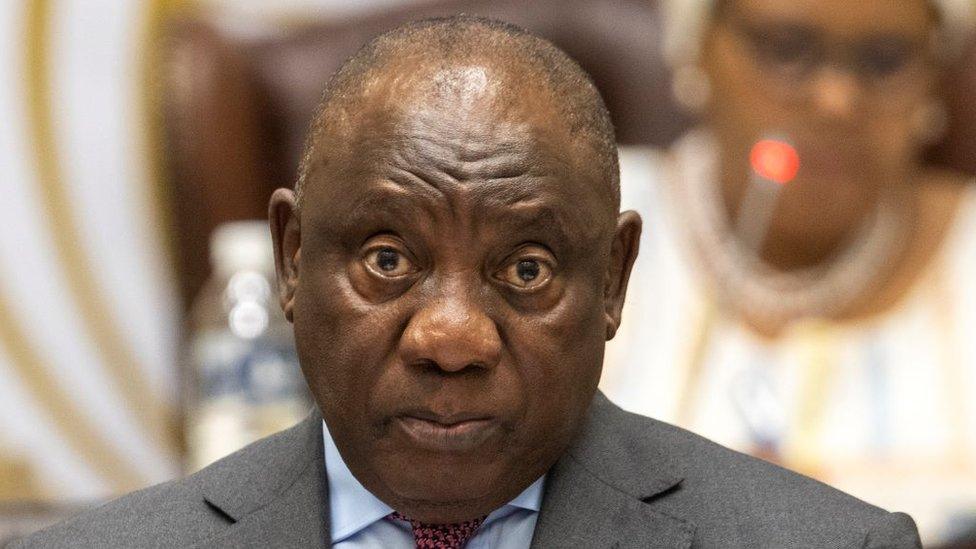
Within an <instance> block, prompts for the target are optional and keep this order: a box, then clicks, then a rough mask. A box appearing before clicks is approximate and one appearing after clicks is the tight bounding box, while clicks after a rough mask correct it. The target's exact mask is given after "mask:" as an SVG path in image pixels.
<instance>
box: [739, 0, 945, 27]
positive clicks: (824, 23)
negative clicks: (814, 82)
mask: <svg viewBox="0 0 976 549" xmlns="http://www.w3.org/2000/svg"><path fill="white" fill-rule="evenodd" d="M727 5H728V6H731V7H733V9H734V11H735V12H736V13H738V14H739V15H741V16H742V17H744V18H746V19H755V20H757V21H758V22H762V21H768V20H774V21H781V20H785V21H788V22H790V23H798V24H805V25H811V26H815V27H817V28H820V29H823V30H825V31H830V32H832V33H834V34H837V35H839V36H859V35H862V34H864V33H868V32H885V33H888V32H892V33H901V34H923V33H925V32H927V31H929V30H931V28H932V26H933V25H934V23H935V12H934V10H933V8H932V6H931V4H930V3H929V1H928V0H857V1H854V2H851V1H850V0H730V1H729V2H728V4H727Z"/></svg>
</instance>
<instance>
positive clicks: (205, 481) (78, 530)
mask: <svg viewBox="0 0 976 549" xmlns="http://www.w3.org/2000/svg"><path fill="white" fill-rule="evenodd" d="M307 423H308V422H303V424H307ZM303 424H299V425H298V426H295V427H292V428H291V429H287V430H285V431H281V432H279V433H276V434H274V435H271V436H269V437H266V438H263V439H261V440H258V441H256V442H254V443H253V444H250V445H248V446H246V447H244V448H243V449H241V450H238V451H237V452H234V453H233V454H230V455H229V456H227V457H225V458H223V459H220V460H218V461H216V462H214V463H213V464H211V465H209V466H207V467H205V468H203V469H201V470H200V471H198V472H196V473H194V474H192V475H190V476H188V477H186V478H183V479H178V480H173V481H169V482H164V483H162V484H158V485H155V486H151V487H149V488H145V489H142V490H138V491H136V492H132V493H130V494H127V495H124V496H122V497H120V498H118V499H115V500H113V501H110V502H108V503H106V504H104V505H101V506H99V507H96V508H94V509H91V510H88V511H85V512H82V513H81V514H79V515H77V516H75V517H73V518H70V519H68V520H66V521H64V522H61V523H59V524H56V525H54V526H51V527H49V528H46V529H43V530H41V531H39V532H37V533H35V534H33V535H30V536H28V537H26V538H24V539H22V540H20V541H19V542H16V543H14V544H13V545H12V546H11V547H14V548H21V547H23V548H34V547H38V548H40V547H186V546H190V545H193V544H194V543H197V542H198V541H200V540H203V539H207V538H209V537H212V536H214V535H216V534H218V533H219V532H220V531H221V530H222V529H224V528H226V527H227V526H228V525H230V524H231V523H232V522H233V521H232V520H231V519H230V517H228V516H227V515H226V514H224V513H223V512H222V511H220V510H219V509H217V508H216V507H215V506H213V505H211V504H210V503H208V502H207V500H206V497H205V494H206V492H207V490H208V488H210V487H214V486H217V487H221V488H227V487H228V486H234V485H241V486H261V485H267V483H268V482H269V481H268V479H269V477H272V476H274V475H269V472H271V471H281V470H282V468H284V467H286V465H285V464H284V463H283V461H284V460H286V459H287V456H288V455H289V449H291V448H292V447H293V446H294V445H295V443H296V439H299V438H301V437H302V436H304V434H303V433H302V432H301V431H302V430H303V429H308V428H309V426H308V425H303Z"/></svg>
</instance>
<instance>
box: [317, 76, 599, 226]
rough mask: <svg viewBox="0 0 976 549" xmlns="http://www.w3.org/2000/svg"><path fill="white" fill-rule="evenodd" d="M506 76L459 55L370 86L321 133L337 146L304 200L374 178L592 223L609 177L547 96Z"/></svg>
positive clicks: (344, 191)
mask: <svg viewBox="0 0 976 549" xmlns="http://www.w3.org/2000/svg"><path fill="white" fill-rule="evenodd" d="M506 77H509V78H510V76H509V75H504V74H502V75H499V74H498V73H497V72H496V71H493V70H492V69H491V68H488V67H484V66H477V65H474V66H472V65H462V66H458V67H453V68H445V69H440V70H434V71H429V72H423V71H415V72H412V73H409V72H408V74H407V75H405V76H393V77H391V78H390V80H389V81H387V82H386V83H384V85H374V86H370V87H369V88H368V91H367V93H366V94H364V96H363V98H362V100H361V101H357V102H356V104H355V106H354V107H353V108H350V109H349V110H348V112H347V113H346V114H345V115H344V116H343V117H342V118H343V120H344V123H343V126H344V127H343V128H341V131H339V132H337V135H332V136H330V138H329V139H328V141H329V142H331V143H335V144H336V145H337V146H335V147H332V146H326V147H325V149H326V150H323V151H322V153H321V154H324V155H326V157H327V158H326V159H325V161H324V162H323V164H324V169H323V170H321V172H322V173H319V174H318V175H316V176H315V177H314V178H313V179H314V180H316V181H314V182H313V183H312V184H311V185H310V188H309V189H308V193H307V196H308V199H307V201H306V204H307V206H306V209H307V208H308V207H309V206H310V207H312V208H315V207H316V204H319V205H325V206H327V205H338V204H345V205H347V206H348V205H350V204H355V203H359V202H362V200H363V199H364V197H365V196H367V195H368V196H370V197H376V196H382V193H380V194H378V193H376V192H375V190H376V188H384V189H387V190H389V189H390V188H391V186H390V185H389V183H390V182H394V183H396V184H397V185H398V186H399V187H400V191H398V192H397V193H394V194H393V195H392V196H399V197H401V198H403V197H407V196H409V195H410V194H411V193H412V194H413V195H416V196H415V197H426V198H429V199H436V198H437V197H440V198H444V199H447V201H448V202H451V199H452V198H457V197H460V196H463V197H465V198H466V199H467V200H469V201H474V202H475V203H476V205H480V206H504V205H506V204H508V205H511V204H514V203H519V202H520V203H526V202H532V203H538V204H540V205H545V206H546V207H547V208H548V209H553V208H555V209H556V210H558V209H565V210H574V211H573V212H571V213H572V214H573V215H574V216H575V217H581V216H582V217H585V218H586V219H587V221H586V223H592V222H593V219H592V217H593V216H594V215H595V214H597V213H603V209H604V208H605V204H609V203H611V202H612V198H611V196H610V192H609V183H608V182H602V181H600V177H601V173H600V172H599V171H598V170H596V169H594V166H593V165H594V164H595V162H587V161H586V157H587V154H592V153H587V151H586V150H585V147H582V146H581V145H580V144H579V143H577V142H576V140H575V139H573V138H572V135H571V133H570V131H569V129H568V126H567V124H566V123H565V122H564V121H563V117H562V116H561V115H560V110H559V109H558V108H557V107H556V105H554V104H553V101H552V99H551V98H549V97H547V96H546V94H543V93H538V92H534V91H533V90H532V88H531V87H529V88H528V89H525V90H519V91H518V92H517V93H516V90H513V87H512V86H511V82H510V81H507V80H506ZM337 138H338V139H337ZM403 191H406V192H403ZM316 197H318V198H316ZM390 200H394V198H390ZM454 205H455V206H456V204H454ZM329 209H331V208H329ZM591 210H592V211H591Z"/></svg>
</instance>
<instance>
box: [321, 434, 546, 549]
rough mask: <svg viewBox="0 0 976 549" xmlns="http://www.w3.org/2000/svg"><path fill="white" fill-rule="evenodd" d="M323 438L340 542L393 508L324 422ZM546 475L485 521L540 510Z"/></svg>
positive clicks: (333, 517)
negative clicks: (357, 473)
mask: <svg viewBox="0 0 976 549" xmlns="http://www.w3.org/2000/svg"><path fill="white" fill-rule="evenodd" d="M322 440H323V441H324V444H325V473H326V475H327V478H328V483H329V516H330V519H331V520H330V521H329V522H330V525H331V536H332V543H333V544H335V543H339V542H341V541H343V540H345V539H347V538H349V537H351V536H353V535H355V534H356V533H358V532H361V531H362V530H363V529H365V528H367V527H369V525H371V524H373V523H374V522H376V521H378V520H383V519H384V518H386V516H387V515H389V514H390V513H392V512H393V508H391V507H390V506H389V505H387V504H385V503H383V502H382V501H380V499H379V498H377V497H376V496H374V495H373V494H372V493H371V492H370V491H369V490H367V489H366V488H365V487H364V486H363V485H362V484H360V482H359V480H357V479H356V477H354V476H353V474H352V471H350V470H349V467H348V466H347V465H346V462H345V461H343V459H342V456H341V455H340V454H339V450H338V448H336V445H335V441H333V440H332V435H331V434H330V433H329V428H328V426H327V425H326V424H325V421H323V422H322ZM544 481H545V476H542V477H540V478H539V479H538V480H536V481H535V482H533V483H532V485H530V486H529V487H528V488H526V489H525V490H523V491H522V493H521V494H519V495H518V496H516V497H515V499H513V500H512V501H510V502H508V503H507V504H505V506H504V507H502V508H500V509H496V510H495V511H494V512H492V513H491V515H489V516H488V519H487V520H486V521H485V523H486V524H487V523H488V522H492V521H494V520H497V519H500V518H502V517H504V516H506V515H508V514H510V513H512V512H514V511H515V510H518V509H524V510H527V511H531V512H535V513H537V512H539V509H541V508H542V488H543V483H544Z"/></svg>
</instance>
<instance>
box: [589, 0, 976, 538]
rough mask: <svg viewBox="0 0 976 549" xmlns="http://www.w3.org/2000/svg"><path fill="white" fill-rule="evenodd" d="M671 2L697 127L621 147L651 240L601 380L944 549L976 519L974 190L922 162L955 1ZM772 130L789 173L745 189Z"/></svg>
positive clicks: (679, 82) (958, 8)
mask: <svg viewBox="0 0 976 549" xmlns="http://www.w3.org/2000/svg"><path fill="white" fill-rule="evenodd" d="M666 4H667V7H668V8H669V20H668V28H667V31H668V36H667V39H668V41H669V43H668V48H669V52H670V55H671V61H672V62H673V63H674V68H675V75H676V78H675V90H676V94H677V96H678V98H679V99H680V100H681V101H682V102H683V103H684V104H685V105H687V106H689V108H693V109H694V110H696V111H697V112H698V114H700V117H701V122H702V123H701V125H700V126H699V127H698V128H697V129H695V130H693V131H691V132H689V134H687V135H686V136H685V137H684V138H682V139H681V140H680V141H679V142H678V143H677V144H676V145H675V146H674V147H673V148H672V150H670V151H668V153H667V154H662V155H655V154H650V155H649V154H647V152H646V151H634V150H626V149H625V150H623V151H622V153H621V173H622V179H623V183H622V187H623V194H624V196H623V207H624V208H634V209H637V210H638V211H640V212H641V213H642V214H643V217H644V221H645V229H644V231H645V234H644V237H643V240H642V242H641V255H640V258H639V259H638V264H637V266H636V269H635V272H634V275H633V278H632V281H631V284H630V293H629V294H628V301H627V309H626V311H625V313H624V318H625V321H624V322H623V325H622V326H621V331H620V333H618V334H617V337H616V339H615V340H614V341H613V342H612V343H611V345H610V347H609V348H608V354H607V360H606V364H607V368H606V373H605V376H604V380H603V389H604V390H605V391H606V392H607V393H608V394H609V395H610V396H611V398H613V399H614V400H616V401H617V402H618V403H620V404H621V405H623V406H624V407H625V408H628V409H630V410H633V411H636V412H639V413H644V414H648V415H651V416H654V417H659V418H661V419H664V420H668V421H672V422H676V423H678V424H680V425H683V426H685V427H688V428H690V429H692V430H694V431H697V432H699V433H701V434H703V435H705V436H708V437H710V438H713V439H715V440H718V441H720V442H722V443H724V444H726V445H728V446H731V447H734V448H737V449H740V450H745V451H749V452H752V453H755V454H759V455H761V456H764V457H766V458H768V459H771V460H774V461H778V462H780V463H782V464H783V465H785V466H787V467H790V468H793V469H796V470H799V471H801V472H803V473H806V474H810V475H812V476H815V477H818V478H821V479H823V480H825V481H827V482H829V483H831V484H834V485H836V486H838V487H840V488H842V489H844V490H846V491H850V492H852V493H854V494H855V495H857V496H859V497H862V498H865V499H866V500H868V501H871V502H873V503H876V504H878V505H881V506H884V507H886V508H890V509H897V510H902V511H908V512H909V513H911V514H912V515H913V516H914V517H915V518H916V520H917V521H918V522H919V526H920V528H921V531H922V534H923V539H925V540H926V541H928V542H934V541H937V540H945V539H947V538H948V537H950V536H952V533H951V532H952V530H953V529H962V528H965V527H966V526H965V523H966V521H967V520H969V519H971V518H972V517H973V516H976V403H974V402H973V400H974V399H973V396H974V395H976V187H974V185H973V184H972V183H970V182H969V181H967V178H966V177H964V176H963V175H961V174H958V173H951V172H946V171H939V170H936V169H932V168H930V167H928V166H925V165H923V163H922V159H921V155H922V151H923V150H924V148H925V147H926V146H927V145H928V144H930V143H931V142H932V141H933V140H936V139H938V138H939V136H940V132H941V130H942V129H943V128H944V125H945V110H944V108H943V107H942V104H941V100H940V96H939V91H940V90H939V83H940V78H941V77H942V76H943V70H944V69H945V68H946V66H947V64H948V63H950V62H951V61H952V60H953V59H954V58H955V57H956V56H957V55H958V54H959V52H960V50H961V48H962V46H963V45H964V43H965V41H966V40H967V39H968V37H969V31H970V26H971V25H972V23H973V21H974V18H973V9H974V6H973V3H972V2H971V1H970V0H939V1H934V0H899V1H897V2H892V1H890V0H860V1H858V2H849V1H846V0H714V1H706V0H673V1H671V2H669V3H666ZM768 139H776V140H778V142H785V143H788V144H790V145H792V147H794V148H795V151H796V153H797V154H798V155H799V171H798V172H796V175H795V177H794V178H792V180H790V181H789V182H788V183H785V184H783V185H781V186H779V187H777V188H773V189H770V188H765V189H759V187H758V186H761V185H773V186H775V185H776V184H774V183H771V182H769V181H762V180H760V179H758V178H757V177H756V176H755V175H754V174H753V173H752V168H751V166H750V156H751V154H752V151H753V148H754V146H755V144H756V143H757V142H760V141H762V140H768ZM757 189H758V190H757ZM757 196H758V197H760V199H757V198H756V197H757ZM757 231H758V232H757Z"/></svg>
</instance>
